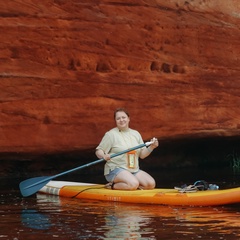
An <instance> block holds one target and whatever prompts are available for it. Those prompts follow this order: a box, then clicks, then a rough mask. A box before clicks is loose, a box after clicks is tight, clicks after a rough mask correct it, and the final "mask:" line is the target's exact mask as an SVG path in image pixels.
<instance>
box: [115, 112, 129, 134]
mask: <svg viewBox="0 0 240 240" xmlns="http://www.w3.org/2000/svg"><path fill="white" fill-rule="evenodd" d="M115 121H116V125H117V127H118V129H119V130H126V129H128V125H129V122H130V118H129V117H128V115H127V114H126V113H125V112H117V113H116V117H115Z"/></svg>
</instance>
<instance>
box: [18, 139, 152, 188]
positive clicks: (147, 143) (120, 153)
mask: <svg viewBox="0 0 240 240" xmlns="http://www.w3.org/2000/svg"><path fill="white" fill-rule="evenodd" d="M151 144H152V142H146V143H143V144H140V145H138V146H136V147H133V148H129V149H126V150H124V151H122V152H119V153H114V154H111V155H110V158H114V157H117V156H119V155H122V154H124V153H127V152H131V151H133V150H136V149H138V148H142V147H145V146H146V147H147V146H149V145H151ZM103 161H105V159H104V158H101V159H98V160H96V161H94V162H91V163H87V164H85V165H82V166H79V167H76V168H73V169H70V170H68V171H65V172H62V173H59V174H56V175H54V176H50V177H46V178H44V177H43V179H42V180H37V182H35V183H32V184H30V185H28V186H25V187H24V188H23V189H21V190H24V189H28V188H31V187H34V186H36V185H39V184H42V183H45V182H46V184H47V182H49V181H50V180H52V179H54V178H57V177H60V176H62V175H65V174H68V173H71V172H74V171H77V170H80V169H83V168H86V167H89V166H92V165H94V164H97V163H100V162H103ZM29 180H30V179H29ZM25 181H28V180H25ZM20 188H21V184H20ZM38 190H39V189H38ZM38 190H37V191H38Z"/></svg>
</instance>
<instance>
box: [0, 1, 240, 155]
mask: <svg viewBox="0 0 240 240" xmlns="http://www.w3.org/2000/svg"><path fill="white" fill-rule="evenodd" d="M0 9H1V10H0V30H1V34H0V43H1V44H0V77H1V79H0V136H1V137H0V153H7V154H10V155H11V154H13V153H37V154H38V153H45V152H46V153H54V152H61V151H75V150H84V149H85V150H86V149H90V148H94V147H95V146H96V145H97V144H98V142H99V141H100V139H101V137H102V136H103V134H104V133H105V131H107V130H108V129H110V128H112V127H113V126H114V125H115V124H114V121H113V110H114V109H115V108H116V107H119V106H121V107H126V108H128V110H129V111H130V114H131V127H132V128H135V129H137V130H139V131H140V132H141V133H142V136H143V138H144V139H145V140H148V139H149V138H151V137H152V136H156V137H158V138H159V139H176V138H186V137H187V138H199V137H212V136H239V135H240V124H239V120H240V110H239V104H240V98H239V91H240V76H239V72H240V67H239V60H240V44H239V39H240V29H239V26H240V2H239V1H238V0H228V1H224V0H221V1H215V0H208V1H204V0H199V1H183V0H169V1H165V0H155V1H151V0H147V1H143V0H113V1H106V0H101V1H98V0H95V1H94V0H88V1H79V0H68V1H64V0H54V1H49V0H48V1H47V0H44V1H38V0H22V1H1V2H0Z"/></svg>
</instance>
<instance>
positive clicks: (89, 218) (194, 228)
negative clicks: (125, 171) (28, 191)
mask: <svg viewBox="0 0 240 240" xmlns="http://www.w3.org/2000/svg"><path fill="white" fill-rule="evenodd" d="M0 216H1V218H0V226H1V227H0V239H11V240H21V239H24V240H27V239H36V240H38V239H44V238H48V240H49V239H65V240H66V239H238V238H239V237H240V228H239V227H240V223H239V216H240V206H228V207H214V208H213V207H172V206H171V207H169V206H156V205H141V204H139V205H134V204H122V203H111V202H99V201H87V200H80V199H68V198H58V197H55V196H46V195H41V194H38V195H37V196H33V197H31V198H21V197H20V196H19V195H18V193H11V194H4V193H1V205H0Z"/></svg>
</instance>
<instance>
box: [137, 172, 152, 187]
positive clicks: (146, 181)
mask: <svg viewBox="0 0 240 240" xmlns="http://www.w3.org/2000/svg"><path fill="white" fill-rule="evenodd" d="M135 177H136V178H137V179H138V182H139V187H140V188H142V189H153V188H155V186H156V182H155V180H154V179H153V177H152V176H151V175H149V174H148V173H146V172H144V171H142V170H140V171H139V172H138V173H137V174H135Z"/></svg>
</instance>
